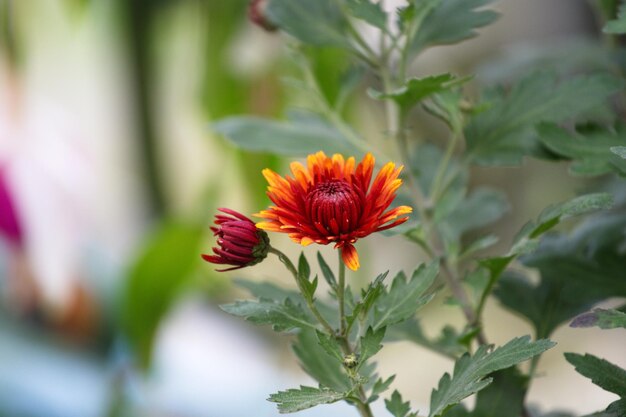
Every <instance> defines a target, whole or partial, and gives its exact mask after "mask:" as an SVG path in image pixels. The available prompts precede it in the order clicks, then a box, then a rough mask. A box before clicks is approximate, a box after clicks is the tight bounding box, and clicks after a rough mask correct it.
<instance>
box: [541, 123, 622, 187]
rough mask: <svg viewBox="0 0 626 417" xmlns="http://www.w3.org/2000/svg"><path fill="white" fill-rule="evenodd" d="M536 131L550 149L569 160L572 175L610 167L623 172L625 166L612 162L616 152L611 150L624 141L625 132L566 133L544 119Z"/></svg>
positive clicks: (592, 173)
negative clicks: (544, 121)
mask: <svg viewBox="0 0 626 417" xmlns="http://www.w3.org/2000/svg"><path fill="white" fill-rule="evenodd" d="M537 133H538V135H539V139H540V140H541V142H542V143H543V144H544V145H545V146H546V147H547V148H548V149H550V151H552V152H554V153H556V154H558V155H560V156H563V157H566V158H567V159H570V160H572V161H573V162H572V164H571V165H570V172H571V173H572V174H574V175H590V176H593V175H602V174H605V173H607V172H611V171H615V172H618V173H620V174H624V175H626V170H622V166H621V165H620V164H618V163H615V160H614V158H615V155H616V153H614V152H613V149H617V148H619V147H620V146H619V145H622V144H626V132H623V131H621V132H614V131H608V130H596V131H592V132H589V133H586V134H581V133H570V132H568V131H567V130H565V129H562V128H560V127H558V126H556V125H554V124H547V123H544V124H541V125H539V126H538V127H537ZM623 148H624V149H626V146H623Z"/></svg>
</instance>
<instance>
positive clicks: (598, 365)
mask: <svg viewBox="0 0 626 417" xmlns="http://www.w3.org/2000/svg"><path fill="white" fill-rule="evenodd" d="M565 359H567V361H568V362H569V363H571V364H572V365H574V366H575V367H576V371H577V372H578V373H579V374H581V375H583V376H586V377H587V378H589V379H591V382H593V383H594V384H595V385H597V386H599V387H600V388H602V389H603V390H606V391H609V392H612V393H614V394H617V395H619V396H620V398H622V399H626V370H624V369H622V368H620V367H619V366H616V365H613V364H612V363H610V362H608V361H605V360H604V359H600V358H598V357H596V356H593V355H590V354H585V356H583V355H579V354H576V353H565Z"/></svg>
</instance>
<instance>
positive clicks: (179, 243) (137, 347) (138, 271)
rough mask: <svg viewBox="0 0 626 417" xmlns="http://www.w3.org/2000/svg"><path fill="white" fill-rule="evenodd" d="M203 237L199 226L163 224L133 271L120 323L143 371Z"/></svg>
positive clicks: (193, 265) (125, 288) (148, 243)
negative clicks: (164, 318)
mask: <svg viewBox="0 0 626 417" xmlns="http://www.w3.org/2000/svg"><path fill="white" fill-rule="evenodd" d="M202 235H203V229H202V228H200V227H198V226H196V225H191V224H184V223H179V222H174V221H170V222H166V223H163V224H162V225H161V226H160V227H159V229H158V230H157V231H156V233H155V234H154V235H153V236H152V237H151V238H150V240H149V241H148V242H147V244H146V245H145V247H144V248H143V253H141V254H140V255H139V256H138V257H137V259H136V260H135V261H134V263H133V264H132V266H131V267H130V270H129V272H128V278H127V279H126V282H125V287H124V294H123V299H122V307H121V321H122V327H123V329H124V331H125V333H126V336H127V337H128V339H129V341H130V343H131V344H132V347H133V349H134V351H135V354H136V355H137V359H138V361H139V365H140V366H141V367H142V368H143V369H147V368H148V367H149V366H150V358H151V356H152V345H153V341H154V337H155V334H156V331H157V328H158V326H159V323H160V321H161V319H162V318H163V317H164V316H165V314H166V313H167V311H168V310H169V308H170V307H171V306H172V304H173V302H174V300H175V298H176V296H177V295H178V294H179V291H180V290H181V288H182V287H183V286H184V285H185V283H186V282H187V280H188V279H189V277H190V275H191V274H192V272H193V271H194V269H195V268H196V266H197V264H198V260H199V258H200V256H199V253H200V242H201V239H202Z"/></svg>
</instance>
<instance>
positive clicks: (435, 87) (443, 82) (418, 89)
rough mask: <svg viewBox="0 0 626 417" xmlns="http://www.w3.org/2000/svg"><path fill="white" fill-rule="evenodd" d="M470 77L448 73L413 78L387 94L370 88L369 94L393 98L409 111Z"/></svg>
mask: <svg viewBox="0 0 626 417" xmlns="http://www.w3.org/2000/svg"><path fill="white" fill-rule="evenodd" d="M469 79H470V78H469V77H464V78H457V77H455V76H454V75H452V74H448V73H446V74H440V75H431V76H429V77H426V78H411V79H409V80H408V81H407V82H406V84H404V85H403V86H402V87H400V88H398V89H396V90H394V91H391V92H389V93H386V94H385V93H382V92H380V91H376V90H369V94H370V96H372V97H373V98H376V99H379V100H382V99H391V100H393V101H395V102H396V103H397V104H398V105H399V106H400V108H402V109H403V110H404V111H407V110H409V109H411V108H412V107H413V106H415V105H416V104H417V103H419V102H420V101H422V100H424V99H426V98H428V97H430V96H432V95H433V94H436V93H440V92H442V91H446V90H449V89H451V88H453V87H456V86H458V85H460V84H463V83H465V82H467V81H469Z"/></svg>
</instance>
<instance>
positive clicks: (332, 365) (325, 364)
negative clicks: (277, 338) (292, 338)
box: [293, 330, 352, 392]
mask: <svg viewBox="0 0 626 417" xmlns="http://www.w3.org/2000/svg"><path fill="white" fill-rule="evenodd" d="M328 342H329V345H330V344H331V343H332V341H328ZM327 348H329V349H330V350H331V351H332V350H334V348H332V347H330V346H326V347H323V346H322V345H321V344H320V339H319V338H318V336H317V334H316V333H315V332H312V331H309V330H303V331H301V332H300V333H298V336H297V339H296V342H295V343H294V344H293V351H294V353H295V354H296V356H297V357H298V359H300V364H301V366H302V369H304V371H305V372H306V373H307V374H309V375H311V376H312V377H313V378H315V380H316V381H317V382H319V383H320V384H322V385H324V386H326V387H330V388H332V389H333V390H335V391H342V392H343V391H348V390H349V389H351V387H352V384H351V382H350V378H349V377H348V375H346V373H345V372H344V369H343V366H342V361H343V356H342V358H341V361H339V360H337V358H336V356H335V354H334V353H332V354H330V353H329V352H328V351H327V350H326V349H327Z"/></svg>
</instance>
